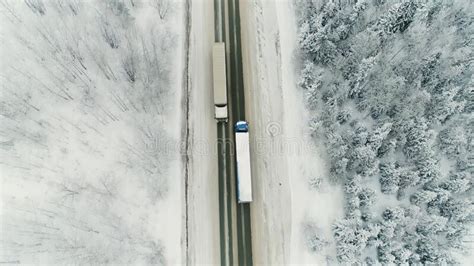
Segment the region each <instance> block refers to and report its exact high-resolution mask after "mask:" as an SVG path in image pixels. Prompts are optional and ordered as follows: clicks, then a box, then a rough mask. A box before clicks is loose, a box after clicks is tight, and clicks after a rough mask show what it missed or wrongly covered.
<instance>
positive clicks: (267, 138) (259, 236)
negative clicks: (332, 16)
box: [241, 1, 343, 265]
mask: <svg viewBox="0 0 474 266" xmlns="http://www.w3.org/2000/svg"><path fill="white" fill-rule="evenodd" d="M241 12H242V37H243V40H242V43H243V60H244V77H245V89H246V105H247V106H246V111H247V117H248V119H249V122H250V125H251V133H253V134H251V138H252V141H253V146H252V163H253V165H252V172H253V178H254V184H253V189H254V202H253V203H252V241H253V248H254V251H253V254H254V262H255V263H256V264H262V265H270V264H315V263H317V264H324V263H325V256H324V253H323V255H319V256H315V255H313V253H311V252H310V251H309V249H308V246H307V243H306V238H305V232H306V231H305V230H306V228H308V227H315V226H317V227H320V228H321V229H320V230H321V233H322V234H323V235H324V236H325V237H326V238H327V240H328V241H330V240H331V238H332V234H331V231H330V228H331V227H330V225H331V223H332V222H333V221H334V220H335V219H336V218H339V217H341V216H342V214H343V213H342V211H343V208H342V198H341V197H342V192H341V191H340V190H339V189H338V188H334V187H332V186H330V185H329V184H327V182H326V180H325V179H324V177H325V171H326V166H325V162H324V161H323V160H322V159H321V158H320V156H318V155H317V154H318V152H319V150H318V149H317V148H316V147H313V146H312V144H311V142H310V141H309V139H308V138H309V137H308V136H307V132H306V130H305V128H306V127H307V119H308V117H307V115H306V111H305V109H304V107H303V106H304V105H303V99H302V95H300V94H299V93H298V90H297V89H296V87H295V86H296V85H295V84H296V82H295V79H294V72H295V67H294V64H295V62H294V59H293V57H294V56H293V55H294V45H295V44H296V39H295V34H296V24H295V18H294V13H293V12H294V10H293V6H292V2H291V1H277V2H275V1H254V2H242V5H241ZM321 157H323V156H321ZM318 180H319V181H318ZM312 181H318V182H320V185H319V188H315V189H309V187H310V182H312ZM325 252H327V253H329V254H333V253H334V252H335V250H334V247H333V246H330V248H328V250H326V251H325Z"/></svg>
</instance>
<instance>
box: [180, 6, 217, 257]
mask: <svg viewBox="0 0 474 266" xmlns="http://www.w3.org/2000/svg"><path fill="white" fill-rule="evenodd" d="M190 19H191V35H190V47H189V48H190V51H189V75H190V79H189V84H188V86H189V90H190V95H189V103H190V104H189V107H190V110H189V118H188V119H189V120H188V122H189V136H190V139H189V151H188V152H189V167H188V171H189V177H188V187H187V189H188V201H187V204H188V206H187V211H188V217H187V224H188V228H187V234H188V250H187V259H186V260H187V263H188V264H189V265H197V264H214V265H216V264H219V217H218V210H219V201H218V191H217V189H218V184H217V181H218V180H217V177H218V174H217V154H216V151H215V149H216V139H217V128H216V121H215V120H214V103H213V102H212V101H213V90H212V72H211V70H212V61H211V59H212V44H213V43H214V31H213V30H214V13H213V2H212V1H206V0H199V1H191V17H190Z"/></svg>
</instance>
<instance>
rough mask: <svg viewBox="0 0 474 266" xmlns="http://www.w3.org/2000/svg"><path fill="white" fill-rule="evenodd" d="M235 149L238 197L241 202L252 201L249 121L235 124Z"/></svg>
mask: <svg viewBox="0 0 474 266" xmlns="http://www.w3.org/2000/svg"><path fill="white" fill-rule="evenodd" d="M235 151H236V163H237V194H238V195H237V198H238V202H239V203H247V202H252V176H251V171H250V141H249V130H248V123H247V122H245V121H239V122H237V123H236V124H235Z"/></svg>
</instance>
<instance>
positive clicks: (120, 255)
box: [0, 0, 184, 265]
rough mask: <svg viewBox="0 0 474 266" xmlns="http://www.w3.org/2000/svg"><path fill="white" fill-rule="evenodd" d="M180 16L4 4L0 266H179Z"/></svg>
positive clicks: (163, 7)
mask: <svg viewBox="0 0 474 266" xmlns="http://www.w3.org/2000/svg"><path fill="white" fill-rule="evenodd" d="M182 20H183V7H182V3H181V2H180V1H170V0H143V1H142V0H111V1H100V0H88V1H78V0H24V1H19V0H2V1H0V24H1V26H0V43H1V49H0V52H1V69H0V70H1V72H0V74H1V75H0V84H1V89H0V124H1V127H0V175H1V178H0V182H1V183H0V184H1V191H0V193H1V194H0V202H1V206H0V219H1V227H0V261H1V263H22V264H23V263H26V264H27V263H41V264H45V265H51V264H64V265H66V264H68V265H69V264H136V263H139V264H154V265H156V264H164V263H179V262H180V258H181V253H180V241H181V238H180V236H181V218H182V217H181V205H180V202H181V200H180V197H181V194H180V182H181V178H180V171H181V170H180V169H181V166H180V156H179V152H178V149H177V147H179V145H178V143H179V136H180V115H181V109H182V108H181V99H180V97H181V90H182V89H181V83H180V82H181V78H182V72H183V70H182V69H181V67H182V62H181V61H182V60H181V58H182V53H183V51H182V50H183V36H184V28H182V27H183V23H182ZM170 235H171V237H170Z"/></svg>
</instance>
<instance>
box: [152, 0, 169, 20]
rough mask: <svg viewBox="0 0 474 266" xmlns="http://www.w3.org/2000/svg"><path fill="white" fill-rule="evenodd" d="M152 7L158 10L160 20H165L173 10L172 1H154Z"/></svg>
mask: <svg viewBox="0 0 474 266" xmlns="http://www.w3.org/2000/svg"><path fill="white" fill-rule="evenodd" d="M151 5H152V6H153V7H154V8H156V10H158V14H159V15H160V19H165V17H166V15H167V14H168V12H169V11H170V9H171V1H170V0H152V1H151Z"/></svg>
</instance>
